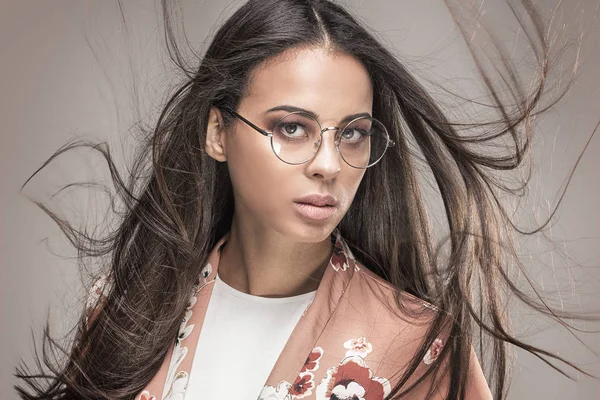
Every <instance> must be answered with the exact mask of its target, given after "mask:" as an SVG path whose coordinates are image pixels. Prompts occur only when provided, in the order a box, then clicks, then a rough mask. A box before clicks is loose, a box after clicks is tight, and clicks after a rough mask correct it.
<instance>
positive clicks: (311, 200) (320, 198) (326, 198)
mask: <svg viewBox="0 0 600 400" xmlns="http://www.w3.org/2000/svg"><path fill="white" fill-rule="evenodd" d="M294 203H304V204H309V205H313V206H317V207H323V206H331V207H336V206H337V203H338V202H337V199H336V198H335V197H333V196H332V195H330V194H309V195H308V196H304V197H301V198H299V199H296V200H294Z"/></svg>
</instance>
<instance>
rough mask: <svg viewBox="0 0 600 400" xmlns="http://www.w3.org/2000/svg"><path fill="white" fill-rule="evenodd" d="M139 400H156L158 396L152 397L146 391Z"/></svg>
mask: <svg viewBox="0 0 600 400" xmlns="http://www.w3.org/2000/svg"><path fill="white" fill-rule="evenodd" d="M138 400H156V396H154V395H151V394H150V392H148V391H147V390H144V391H143V392H142V393H140V397H139V398H138Z"/></svg>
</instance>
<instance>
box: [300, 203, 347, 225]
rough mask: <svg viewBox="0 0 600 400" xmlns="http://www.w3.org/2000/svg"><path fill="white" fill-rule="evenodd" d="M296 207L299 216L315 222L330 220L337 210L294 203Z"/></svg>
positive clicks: (335, 208) (333, 207)
mask: <svg viewBox="0 0 600 400" xmlns="http://www.w3.org/2000/svg"><path fill="white" fill-rule="evenodd" d="M294 207H295V208H296V212H297V213H298V214H300V215H301V216H303V217H304V218H307V219H310V220H313V221H324V220H326V219H329V218H330V217H331V216H332V215H333V213H334V212H335V210H337V207H335V206H327V205H325V206H315V205H313V204H310V203H294Z"/></svg>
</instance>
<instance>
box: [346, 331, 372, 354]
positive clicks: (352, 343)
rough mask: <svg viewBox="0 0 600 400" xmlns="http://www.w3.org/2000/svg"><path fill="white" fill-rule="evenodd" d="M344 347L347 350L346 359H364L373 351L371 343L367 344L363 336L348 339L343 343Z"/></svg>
mask: <svg viewBox="0 0 600 400" xmlns="http://www.w3.org/2000/svg"><path fill="white" fill-rule="evenodd" d="M344 347H345V348H347V349H348V351H347V352H346V357H351V356H354V355H356V356H360V357H362V358H365V357H366V356H367V354H369V353H370V352H371V351H373V346H372V345H371V343H369V342H367V340H366V339H365V337H364V336H361V337H359V338H358V339H350V340H347V341H345V342H344Z"/></svg>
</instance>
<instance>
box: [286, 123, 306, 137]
mask: <svg viewBox="0 0 600 400" xmlns="http://www.w3.org/2000/svg"><path fill="white" fill-rule="evenodd" d="M280 129H281V131H282V133H283V134H285V135H287V136H302V135H304V134H305V131H304V126H302V125H300V124H296V123H289V124H283V125H282V126H281V127H280Z"/></svg>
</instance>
